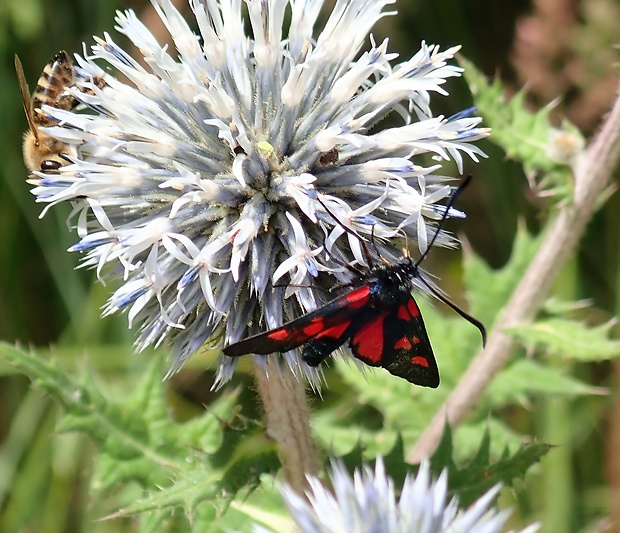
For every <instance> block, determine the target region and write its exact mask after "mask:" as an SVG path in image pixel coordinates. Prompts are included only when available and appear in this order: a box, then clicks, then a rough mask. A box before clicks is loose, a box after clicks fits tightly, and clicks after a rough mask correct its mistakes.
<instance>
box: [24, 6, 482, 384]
mask: <svg viewBox="0 0 620 533" xmlns="http://www.w3.org/2000/svg"><path fill="white" fill-rule="evenodd" d="M392 3H393V2H392V1H389V0H347V1H344V0H338V1H337V2H336V3H335V6H334V7H333V10H332V11H331V12H325V13H323V15H324V20H325V22H324V24H323V25H322V28H321V29H319V28H318V26H319V23H318V20H319V13H320V11H321V9H322V8H323V1H322V0H262V1H258V0H247V1H246V2H242V1H241V0H203V1H200V0H191V1H190V6H191V9H192V11H193V15H194V20H191V21H190V22H191V23H190V22H187V21H186V20H184V19H183V17H182V16H181V15H180V13H179V12H178V11H177V10H176V8H175V7H174V6H173V5H172V3H171V2H170V1H169V0H153V5H154V6H155V9H156V10H157V12H158V14H159V16H160V17H161V19H162V20H163V22H164V24H165V26H166V28H167V30H168V32H169V34H170V38H171V41H172V42H173V44H174V46H167V45H166V46H163V45H160V44H159V43H158V42H157V40H156V39H155V37H154V36H153V35H152V34H151V33H150V31H149V30H148V28H147V27H145V26H144V25H143V24H142V23H141V22H140V21H139V20H138V19H137V17H136V16H135V14H134V13H133V12H132V11H126V12H122V13H120V12H119V13H118V15H117V18H116V22H117V27H116V29H117V30H118V31H119V32H120V33H122V34H124V35H126V36H127V37H128V38H129V39H130V40H131V42H132V43H133V44H134V45H135V46H136V47H137V49H138V50H139V51H140V53H141V54H142V57H141V58H140V59H139V60H138V59H133V58H132V57H131V56H130V55H129V54H128V53H127V52H125V51H124V50H123V49H122V48H121V47H120V46H118V45H117V44H116V43H115V42H114V40H113V38H112V37H111V36H110V35H108V34H105V35H104V37H103V38H95V44H94V45H93V46H91V47H90V49H88V50H87V49H86V48H85V53H84V54H83V57H82V56H76V63H77V64H76V69H77V75H78V78H77V83H76V87H75V88H74V89H73V90H72V93H73V94H74V96H75V97H76V98H78V99H79V100H80V101H81V102H82V103H83V104H84V105H83V108H84V110H83V111H78V112H69V111H61V110H57V109H53V108H49V107H46V108H45V110H44V111H45V112H46V113H49V114H50V116H52V117H53V118H55V119H56V120H57V121H58V125H57V126H54V127H51V128H48V131H49V133H50V134H52V135H54V136H55V137H57V138H59V139H61V140H63V141H64V142H67V143H69V144H70V145H71V146H73V147H75V153H76V154H77V156H76V157H71V158H70V164H68V165H66V166H63V167H62V168H61V169H59V170H58V171H57V172H55V173H45V174H40V173H35V174H36V175H35V176H33V178H32V180H31V183H33V184H34V185H35V187H34V189H33V193H34V194H35V195H36V196H37V201H39V202H45V203H47V204H48V207H49V206H51V205H54V204H57V203H59V202H63V201H70V202H72V204H73V206H74V209H73V213H72V218H71V220H72V221H73V223H74V225H75V227H76V229H77V233H78V236H79V238H80V240H79V242H77V243H76V244H75V245H74V246H72V247H71V248H70V250H71V251H78V252H82V253H83V254H84V261H83V265H85V266H89V267H93V268H95V269H96V272H97V274H98V276H99V278H100V279H102V280H103V279H104V278H106V277H109V278H113V277H116V278H120V279H121V280H122V285H121V286H120V288H118V289H117V290H116V291H115V292H114V293H113V295H112V296H111V298H110V300H109V301H108V303H107V305H106V306H105V309H104V314H106V315H107V314H111V313H115V312H117V311H119V310H123V311H126V312H127V315H128V319H129V324H130V326H131V325H134V324H136V325H139V328H140V333H139V337H138V340H137V348H138V349H139V350H141V349H144V348H146V347H147V346H152V345H159V344H161V343H162V342H164V341H167V342H169V343H170V345H171V346H172V350H173V364H172V369H171V371H175V370H177V369H178V368H179V367H180V366H181V365H182V364H183V362H184V361H185V360H186V359H187V358H188V357H189V356H190V355H191V354H193V353H194V352H196V351H197V350H198V349H199V348H201V347H202V346H203V345H204V344H205V343H211V344H212V345H214V346H221V345H223V344H228V343H231V342H235V341H237V340H239V339H242V338H244V337H247V336H248V335H251V334H254V333H258V332H260V331H263V330H265V329H268V328H273V327H276V326H279V325H281V324H283V323H284V322H286V321H288V320H291V319H293V318H295V317H298V316H300V315H301V314H303V313H305V312H308V311H310V310H312V309H315V308H316V307H317V306H318V305H320V304H322V303H323V302H324V301H325V300H327V299H329V298H330V296H329V294H325V293H324V292H321V291H318V290H317V287H325V288H328V287H331V286H333V285H334V284H336V283H339V282H346V281H347V280H348V279H349V276H350V273H349V272H348V271H347V269H346V268H344V267H343V264H345V263H358V264H364V263H365V257H364V254H363V253H362V245H361V242H360V239H359V238H357V237H356V236H355V235H352V234H350V233H347V232H345V231H344V230H343V228H342V226H341V225H344V226H346V227H348V228H350V229H351V230H352V231H353V232H355V233H357V234H358V235H359V236H360V238H363V239H366V240H368V241H370V240H372V241H373V242H374V243H375V246H376V249H377V251H378V252H379V253H381V254H382V255H385V256H386V257H388V258H397V257H399V256H400V253H399V252H398V251H397V250H398V246H397V243H396V242H395V241H394V239H396V238H400V236H402V235H405V236H407V238H408V240H409V241H410V243H411V242H415V243H417V246H418V248H419V249H420V250H421V251H424V250H425V249H426V247H427V244H428V242H429V240H430V238H431V237H432V236H433V234H434V229H433V227H434V226H436V223H437V220H438V219H440V218H441V217H442V216H443V215H444V214H445V211H446V209H445V207H443V206H442V202H445V199H446V198H447V197H448V196H449V195H450V192H451V186H450V185H449V184H448V182H449V178H446V177H445V176H443V175H442V173H441V169H442V164H443V163H445V162H447V161H449V160H452V161H454V162H456V165H457V168H458V170H459V172H460V171H461V170H462V154H467V155H468V156H469V157H471V158H472V159H474V160H477V157H478V156H480V155H483V154H482V152H481V151H480V150H479V149H478V148H477V147H476V146H475V145H474V144H472V143H473V142H474V141H476V140H478V139H480V138H482V137H484V136H485V135H487V130H486V129H483V128H479V127H478V125H479V123H480V119H479V118H476V117H474V116H472V115H473V110H465V111H464V112H462V113H459V114H457V115H455V116H452V117H443V116H433V113H432V112H431V109H430V96H431V94H432V93H439V94H440V95H446V94H447V93H446V92H445V91H444V90H443V89H442V84H443V83H444V82H445V80H446V79H447V78H449V77H453V76H458V75H459V74H460V72H461V69H460V68H458V67H456V66H452V65H450V64H449V61H450V60H452V58H453V56H454V54H455V53H456V51H457V49H458V47H454V48H450V49H448V50H444V51H441V50H440V49H439V48H438V47H437V46H429V45H426V44H425V43H422V45H421V48H420V51H419V52H418V53H417V54H416V55H415V56H414V57H412V58H411V59H409V60H407V61H404V62H396V59H397V55H396V54H393V53H389V52H388V51H387V48H388V47H387V45H388V43H387V41H384V42H382V43H380V44H376V43H375V42H374V40H373V39H372V37H369V31H370V29H371V27H372V26H373V25H374V23H375V22H377V20H379V19H380V18H382V17H383V16H385V15H387V14H391V13H389V12H387V11H385V8H386V6H388V5H389V4H392ZM245 18H247V20H248V21H249V24H247V25H246V24H245V22H244V20H245ZM285 20H290V23H289V24H288V26H287V27H285V25H284V21H285ZM246 27H247V28H248V29H249V32H248V33H249V34H246ZM364 48H365V49H366V51H362V50H363V49H364ZM95 79H97V80H99V79H103V81H104V84H101V83H93V80H95ZM101 87H102V88H101ZM388 115H389V116H391V117H393V118H394V120H395V121H396V122H397V124H398V125H396V126H393V127H386V128H384V129H380V128H379V127H377V125H378V124H379V122H380V121H381V120H383V119H384V118H385V117H387V116H388ZM425 153H426V154H430V155H431V156H432V157H431V158H426V159H425V161H426V166H424V164H423V162H422V161H421V160H420V158H419V157H418V156H420V155H421V154H425ZM318 199H321V201H322V203H323V204H324V205H325V206H327V207H328V208H329V210H330V211H331V213H333V215H334V216H335V217H337V219H338V221H339V223H338V222H337V221H336V220H334V217H333V216H331V215H330V214H328V213H327V212H326V211H325V209H324V208H323V207H322V204H321V202H319V201H318ZM46 209H47V207H46ZM447 215H448V216H463V214H462V213H460V212H459V211H457V210H456V209H450V210H449V212H448V213H447ZM435 242H436V243H437V244H439V245H451V244H454V240H453V239H452V238H451V237H449V236H448V235H447V234H443V232H442V233H441V234H440V235H439V236H438V238H437V239H436V241H435ZM285 360H286V361H287V363H288V364H289V366H290V367H291V369H292V370H293V371H294V372H295V373H296V374H297V375H299V374H304V375H306V377H308V379H309V380H310V381H311V383H312V384H313V385H317V384H318V382H319V378H320V374H319V370H317V369H315V368H310V367H308V366H307V365H305V364H304V363H303V362H302V361H301V360H300V358H299V354H298V350H294V351H292V352H289V353H288V354H286V359H285ZM234 365H235V360H233V359H231V358H226V357H223V358H222V360H221V365H220V367H219V371H218V377H217V379H218V383H219V384H221V383H224V382H226V381H227V380H228V379H230V376H231V374H232V371H233V369H234Z"/></svg>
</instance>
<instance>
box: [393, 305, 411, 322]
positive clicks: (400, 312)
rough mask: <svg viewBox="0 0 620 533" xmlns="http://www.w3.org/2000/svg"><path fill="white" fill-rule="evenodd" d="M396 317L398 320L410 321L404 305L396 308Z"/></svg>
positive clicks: (409, 315)
mask: <svg viewBox="0 0 620 533" xmlns="http://www.w3.org/2000/svg"><path fill="white" fill-rule="evenodd" d="M396 316H398V318H400V319H401V320H410V319H411V314H410V313H409V310H408V309H407V308H406V307H405V306H404V305H401V306H400V307H399V308H398V312H397V313H396Z"/></svg>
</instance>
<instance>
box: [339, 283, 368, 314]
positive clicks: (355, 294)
mask: <svg viewBox="0 0 620 533" xmlns="http://www.w3.org/2000/svg"><path fill="white" fill-rule="evenodd" d="M342 298H343V299H344V301H345V302H346V304H345V306H346V307H349V308H351V309H359V308H361V307H364V306H365V305H366V304H367V303H368V301H369V300H370V285H363V286H362V287H359V288H358V289H355V290H354V291H351V292H350V293H348V294H345V295H344V296H343V297H342Z"/></svg>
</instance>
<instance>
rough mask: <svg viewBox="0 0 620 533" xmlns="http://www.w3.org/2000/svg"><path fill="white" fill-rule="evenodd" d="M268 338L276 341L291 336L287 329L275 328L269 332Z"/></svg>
mask: <svg viewBox="0 0 620 533" xmlns="http://www.w3.org/2000/svg"><path fill="white" fill-rule="evenodd" d="M267 338H268V339H271V340H274V341H285V340H286V339H288V338H289V332H288V331H287V330H286V329H274V330H273V331H270V332H269V333H267Z"/></svg>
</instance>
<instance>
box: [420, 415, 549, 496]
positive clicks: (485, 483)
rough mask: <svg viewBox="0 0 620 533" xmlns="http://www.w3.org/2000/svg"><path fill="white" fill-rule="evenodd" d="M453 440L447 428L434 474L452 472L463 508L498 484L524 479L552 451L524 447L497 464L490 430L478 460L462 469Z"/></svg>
mask: <svg viewBox="0 0 620 533" xmlns="http://www.w3.org/2000/svg"><path fill="white" fill-rule="evenodd" d="M452 439H453V437H452V432H451V430H450V428H449V427H448V426H446V427H445V428H444V433H443V437H442V440H441V443H440V444H439V447H438V448H437V450H436V451H435V453H434V454H433V457H431V470H432V471H433V472H435V474H436V475H439V474H440V473H441V471H442V470H444V469H447V470H448V483H449V489H450V492H452V493H455V494H458V495H459V501H460V504H461V506H468V505H471V504H472V503H473V502H474V501H475V500H477V499H478V498H479V497H480V496H482V495H483V494H484V493H485V492H487V491H488V490H489V489H490V488H491V487H493V486H495V485H497V484H498V483H502V484H503V485H505V486H511V485H512V483H513V481H514V480H515V479H523V478H524V477H525V474H526V472H527V471H528V469H529V468H530V467H531V466H532V465H535V464H537V463H538V462H540V459H541V458H542V457H543V456H544V455H545V454H546V453H547V452H548V451H549V449H550V448H551V446H550V445H548V444H543V443H532V444H524V445H522V446H521V447H520V448H519V449H518V450H517V452H516V453H514V454H513V455H510V453H509V452H508V449H505V450H504V453H503V454H502V457H501V458H500V459H499V460H497V461H493V460H492V454H491V453H490V450H491V436H490V433H489V431H488V429H487V430H486V431H485V432H484V434H483V436H482V440H481V441H480V445H479V447H478V451H477V452H476V453H475V455H474V457H473V458H472V459H471V461H470V462H469V463H468V464H467V465H465V466H462V467H459V466H457V464H456V463H455V461H454V459H453V457H454V448H453V442H452Z"/></svg>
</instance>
